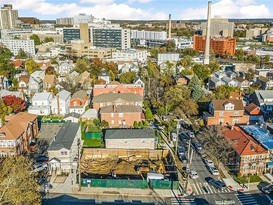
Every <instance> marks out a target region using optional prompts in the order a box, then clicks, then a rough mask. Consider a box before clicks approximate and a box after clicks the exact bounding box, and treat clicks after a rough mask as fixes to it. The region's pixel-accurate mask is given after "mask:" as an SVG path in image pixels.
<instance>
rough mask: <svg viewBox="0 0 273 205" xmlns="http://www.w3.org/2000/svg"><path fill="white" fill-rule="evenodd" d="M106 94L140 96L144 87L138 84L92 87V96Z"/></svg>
mask: <svg viewBox="0 0 273 205" xmlns="http://www.w3.org/2000/svg"><path fill="white" fill-rule="evenodd" d="M106 93H133V94H137V95H140V96H143V95H144V87H143V86H142V85H140V84H107V85H94V88H93V96H98V95H100V94H106Z"/></svg>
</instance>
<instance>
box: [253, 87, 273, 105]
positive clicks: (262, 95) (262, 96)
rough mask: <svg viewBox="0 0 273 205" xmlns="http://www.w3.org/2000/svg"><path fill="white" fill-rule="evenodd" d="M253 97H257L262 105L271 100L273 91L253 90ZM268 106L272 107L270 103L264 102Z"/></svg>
mask: <svg viewBox="0 0 273 205" xmlns="http://www.w3.org/2000/svg"><path fill="white" fill-rule="evenodd" d="M255 95H256V97H257V100H258V102H259V103H260V104H261V103H264V101H265V100H267V99H273V91H272V90H255ZM266 104H268V105H272V104H273V103H272V102H266Z"/></svg>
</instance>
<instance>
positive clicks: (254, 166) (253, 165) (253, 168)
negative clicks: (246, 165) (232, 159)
mask: <svg viewBox="0 0 273 205" xmlns="http://www.w3.org/2000/svg"><path fill="white" fill-rule="evenodd" d="M251 170H252V171H255V170H256V164H255V163H254V164H252V165H251Z"/></svg>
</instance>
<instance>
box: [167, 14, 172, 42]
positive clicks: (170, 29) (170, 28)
mask: <svg viewBox="0 0 273 205" xmlns="http://www.w3.org/2000/svg"><path fill="white" fill-rule="evenodd" d="M168 37H169V38H171V37H172V15H171V14H169V32H168Z"/></svg>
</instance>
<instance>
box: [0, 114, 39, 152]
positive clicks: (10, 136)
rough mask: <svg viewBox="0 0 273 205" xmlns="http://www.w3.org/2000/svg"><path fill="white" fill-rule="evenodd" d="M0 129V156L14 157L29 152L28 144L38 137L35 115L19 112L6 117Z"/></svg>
mask: <svg viewBox="0 0 273 205" xmlns="http://www.w3.org/2000/svg"><path fill="white" fill-rule="evenodd" d="M5 121H6V122H7V123H6V124H5V125H4V126H3V127H1V128H0V156H1V157H5V156H15V155H20V154H24V153H27V152H29V151H30V144H31V142H32V141H35V139H36V137H37V135H38V121H37V115H32V114H29V113H25V112H21V113H18V114H16V115H9V116H6V118H5Z"/></svg>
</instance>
